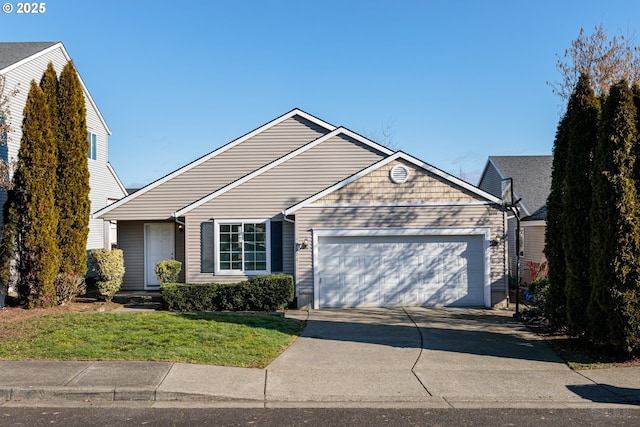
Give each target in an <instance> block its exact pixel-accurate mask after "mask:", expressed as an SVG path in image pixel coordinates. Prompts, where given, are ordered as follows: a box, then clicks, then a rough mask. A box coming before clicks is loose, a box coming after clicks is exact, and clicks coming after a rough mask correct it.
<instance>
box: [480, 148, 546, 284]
mask: <svg viewBox="0 0 640 427" xmlns="http://www.w3.org/2000/svg"><path fill="white" fill-rule="evenodd" d="M552 162H553V156H490V157H489V160H487V164H486V166H485V168H484V171H483V172H482V175H481V177H480V183H479V184H478V187H480V188H482V189H483V190H485V191H487V192H488V193H491V194H493V195H495V196H498V197H500V194H501V180H502V179H504V178H512V179H513V192H514V199H515V200H518V199H521V200H520V202H519V203H518V205H517V206H518V210H519V212H520V219H521V221H520V228H521V238H520V243H521V244H520V246H521V247H520V267H521V269H520V271H521V278H522V282H523V283H530V281H531V273H530V271H529V269H528V267H527V263H528V262H533V263H537V264H539V263H540V262H542V261H543V260H544V259H545V257H544V242H545V240H544V235H545V230H546V219H547V197H548V196H549V191H550V188H551V166H552ZM507 228H508V236H509V238H508V241H509V251H508V252H509V275H510V276H511V277H515V274H516V273H515V268H516V249H515V233H516V220H515V217H514V216H513V215H511V216H510V218H509V220H508V227H507Z"/></svg>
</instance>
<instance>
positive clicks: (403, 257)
mask: <svg viewBox="0 0 640 427" xmlns="http://www.w3.org/2000/svg"><path fill="white" fill-rule="evenodd" d="M318 267H319V269H318V271H319V283H318V291H319V305H320V307H392V306H484V297H483V296H484V287H483V282H484V280H483V278H484V254H483V236H440V235H438V236H366V237H355V236H319V237H318Z"/></svg>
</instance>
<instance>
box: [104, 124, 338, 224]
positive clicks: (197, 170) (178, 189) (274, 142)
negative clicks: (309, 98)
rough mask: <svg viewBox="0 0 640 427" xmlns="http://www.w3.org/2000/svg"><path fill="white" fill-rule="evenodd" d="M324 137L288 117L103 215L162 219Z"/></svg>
mask: <svg viewBox="0 0 640 427" xmlns="http://www.w3.org/2000/svg"><path fill="white" fill-rule="evenodd" d="M325 133H327V130H326V129H324V128H321V127H319V126H317V125H315V124H313V123H312V122H309V121H307V120H305V119H302V118H300V117H297V116H296V117H292V118H290V119H287V120H285V121H284V122H282V123H279V124H278V125H276V126H274V127H272V128H270V129H268V130H266V131H264V132H262V133H260V134H258V135H256V136H254V137H252V138H250V139H248V140H246V141H244V142H242V143H240V144H238V145H236V146H235V147H233V148H231V149H229V150H227V151H224V152H222V153H220V154H218V155H216V156H215V157H213V158H211V159H209V160H207V161H205V162H204V163H202V164H200V165H198V166H195V167H193V168H192V169H190V170H188V171H185V172H183V173H182V174H180V175H178V176H176V177H174V178H172V179H170V180H168V181H167V182H165V183H163V184H161V185H159V186H158V187H156V188H154V189H152V190H149V191H147V192H146V193H144V194H141V195H139V196H138V197H137V198H135V199H132V200H131V201H129V202H128V203H126V204H124V205H123V206H120V207H118V208H115V209H114V210H112V211H111V212H109V213H107V214H106V215H105V218H114V219H132V220H133V219H146V220H150V219H166V218H168V217H170V215H171V214H172V213H173V212H175V211H177V210H179V209H181V208H183V207H185V206H187V205H189V204H191V203H193V202H195V201H197V200H199V199H201V198H202V197H205V196H207V195H209V194H211V193H213V192H214V191H216V190H218V189H220V188H222V187H224V186H225V185H227V184H229V183H231V182H233V181H235V180H237V179H239V178H241V177H243V176H245V175H247V174H249V173H251V172H253V171H255V170H256V169H259V168H260V167H262V166H264V165H266V164H269V163H271V162H273V161H275V160H277V159H278V158H280V157H282V156H284V155H286V154H288V153H290V152H291V151H294V150H296V149H297V148H299V147H301V146H303V145H305V144H307V143H309V142H311V141H314V140H316V139H318V138H319V137H321V136H322V135H324V134H325Z"/></svg>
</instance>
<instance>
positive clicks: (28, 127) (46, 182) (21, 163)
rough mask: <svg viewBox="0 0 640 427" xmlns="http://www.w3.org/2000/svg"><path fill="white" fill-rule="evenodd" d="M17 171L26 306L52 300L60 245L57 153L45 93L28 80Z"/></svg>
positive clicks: (22, 293)
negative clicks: (56, 194) (29, 84)
mask: <svg viewBox="0 0 640 427" xmlns="http://www.w3.org/2000/svg"><path fill="white" fill-rule="evenodd" d="M23 116H24V118H23V121H22V139H21V141H20V150H19V152H18V167H17V169H16V173H15V178H14V179H15V208H16V211H15V213H16V219H17V227H16V230H17V249H18V250H17V252H18V254H17V258H18V260H17V270H18V292H19V294H20V297H21V299H22V301H23V302H24V303H26V304H27V305H28V306H29V307H50V306H53V305H55V304H56V290H55V283H54V282H55V278H56V275H57V272H58V264H59V250H58V245H57V239H56V232H57V228H58V214H57V210H56V209H55V205H54V188H55V185H56V168H57V162H58V159H57V156H56V147H55V145H54V144H53V143H52V140H53V137H52V130H51V120H50V116H49V109H48V107H47V102H46V99H45V95H44V92H43V91H42V89H41V88H40V87H39V86H38V85H37V84H36V82H35V81H32V82H31V87H30V89H29V95H28V96H27V103H26V106H25V108H24V114H23Z"/></svg>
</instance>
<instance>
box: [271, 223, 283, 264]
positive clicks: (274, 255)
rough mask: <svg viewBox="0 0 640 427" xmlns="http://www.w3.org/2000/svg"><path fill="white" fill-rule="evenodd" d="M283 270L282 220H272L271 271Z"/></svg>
mask: <svg viewBox="0 0 640 427" xmlns="http://www.w3.org/2000/svg"><path fill="white" fill-rule="evenodd" d="M282 270H283V268H282V221H271V271H272V272H274V273H280V272H282Z"/></svg>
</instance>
